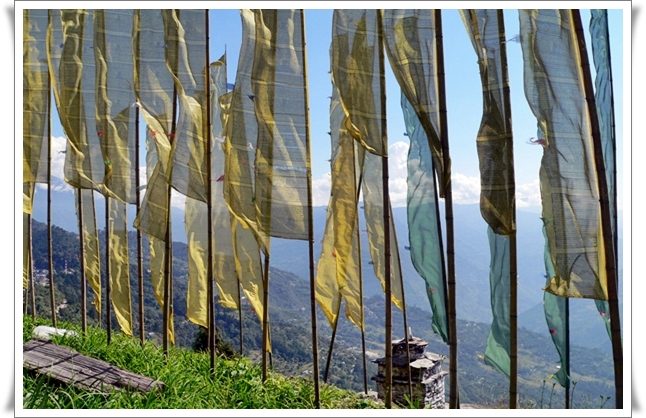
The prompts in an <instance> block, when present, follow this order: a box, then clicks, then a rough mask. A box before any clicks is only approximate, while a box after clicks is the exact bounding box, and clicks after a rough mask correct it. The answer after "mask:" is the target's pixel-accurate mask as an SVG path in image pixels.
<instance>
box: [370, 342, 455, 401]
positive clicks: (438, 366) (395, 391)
mask: <svg viewBox="0 0 646 418" xmlns="http://www.w3.org/2000/svg"><path fill="white" fill-rule="evenodd" d="M408 334H409V339H408V346H409V350H410V365H409V364H408V359H407V358H406V339H405V338H402V339H401V340H394V341H392V346H393V355H392V362H393V382H392V400H393V402H395V403H398V404H400V405H407V402H406V398H405V396H408V394H409V391H408V372H409V371H410V373H411V382H412V386H413V399H412V400H413V402H415V401H420V402H419V404H420V407H421V408H426V407H429V406H430V408H432V409H444V408H445V399H444V376H446V375H447V374H448V372H446V371H442V362H443V361H444V360H445V359H446V357H445V356H442V355H440V354H435V353H427V352H426V346H427V345H428V343H427V342H426V341H422V339H421V338H417V337H414V336H413V334H412V333H411V332H409V333H408ZM373 363H377V365H378V366H379V370H378V372H377V375H376V376H373V377H372V378H371V379H372V380H374V381H375V382H377V393H378V397H379V399H384V398H385V397H386V396H385V385H384V383H385V381H386V358H385V357H382V358H378V359H376V360H373Z"/></svg>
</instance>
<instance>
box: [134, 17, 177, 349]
mask: <svg viewBox="0 0 646 418" xmlns="http://www.w3.org/2000/svg"><path fill="white" fill-rule="evenodd" d="M163 13H172V11H170V10H168V11H164V12H162V11H160V10H152V9H151V10H148V9H142V10H136V11H135V27H134V29H133V54H134V59H135V68H138V71H136V72H135V75H134V87H135V94H136V98H137V101H136V106H138V107H139V109H140V111H141V115H142V117H143V120H144V121H145V123H146V125H147V129H146V150H147V152H146V175H147V183H146V192H145V194H144V199H143V202H142V204H141V208H140V210H139V212H138V213H137V217H136V219H135V227H136V228H137V229H139V230H140V231H142V232H144V233H146V234H147V235H149V248H150V264H149V270H150V280H151V283H152V286H153V290H154V294H155V299H156V300H157V303H158V304H159V306H160V308H161V310H162V311H163V310H164V287H163V284H164V270H165V269H164V264H165V263H166V262H167V258H166V254H165V252H166V243H165V240H166V234H167V232H168V226H169V225H168V223H167V222H166V219H168V216H169V213H170V212H169V211H170V199H169V194H170V193H169V185H168V183H167V181H166V178H167V176H168V175H169V172H170V170H171V158H170V156H171V143H170V139H171V138H170V137H171V134H172V132H171V130H172V126H173V123H172V121H173V119H172V118H173V108H174V105H173V96H174V95H173V86H174V80H173V77H172V75H171V72H170V71H169V66H170V68H175V67H174V66H176V63H175V61H173V60H170V61H169V60H168V56H167V54H166V51H167V49H168V44H169V43H172V42H176V41H177V36H176V32H177V27H176V26H174V25H164V22H165V20H164V18H163V16H162V14H163ZM166 20H168V19H166ZM171 39H172V40H173V41H171ZM168 332H169V341H170V342H171V343H172V344H174V343H175V339H174V321H173V317H172V316H171V317H170V318H169V330H168Z"/></svg>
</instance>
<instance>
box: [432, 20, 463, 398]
mask: <svg viewBox="0 0 646 418" xmlns="http://www.w3.org/2000/svg"><path fill="white" fill-rule="evenodd" d="M434 13H435V41H436V48H437V72H438V74H437V75H438V94H439V106H440V140H441V142H442V158H443V160H444V176H443V177H444V184H443V185H442V187H443V188H444V196H445V213H444V215H445V217H446V241H447V243H446V255H447V266H448V269H447V273H448V290H449V291H448V297H449V306H448V307H449V309H448V312H447V313H448V317H449V355H450V364H449V376H450V379H451V386H450V391H449V408H451V409H459V408H460V401H459V393H458V339H457V317H456V302H455V301H456V297H455V294H456V286H455V245H454V236H453V193H452V187H451V177H450V171H449V167H451V159H450V157H449V142H448V141H449V138H448V124H447V117H446V91H445V82H444V47H443V44H442V42H443V36H442V11H441V10H440V9H435V11H434Z"/></svg>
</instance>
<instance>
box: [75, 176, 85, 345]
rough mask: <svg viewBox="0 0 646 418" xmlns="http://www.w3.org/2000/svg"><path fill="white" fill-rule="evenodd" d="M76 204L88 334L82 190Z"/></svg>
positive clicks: (82, 302)
mask: <svg viewBox="0 0 646 418" xmlns="http://www.w3.org/2000/svg"><path fill="white" fill-rule="evenodd" d="M76 205H77V207H78V221H79V263H80V267H79V269H80V271H79V274H80V275H81V329H82V330H83V335H87V277H86V276H85V245H84V237H85V236H84V234H83V197H82V196H81V190H80V189H77V191H76Z"/></svg>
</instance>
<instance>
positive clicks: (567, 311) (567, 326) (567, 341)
mask: <svg viewBox="0 0 646 418" xmlns="http://www.w3.org/2000/svg"><path fill="white" fill-rule="evenodd" d="M564 299H565V312H564V313H565V324H564V328H565V379H566V382H567V384H566V385H565V409H570V408H571V407H572V406H571V405H570V298H564Z"/></svg>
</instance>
